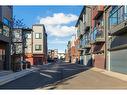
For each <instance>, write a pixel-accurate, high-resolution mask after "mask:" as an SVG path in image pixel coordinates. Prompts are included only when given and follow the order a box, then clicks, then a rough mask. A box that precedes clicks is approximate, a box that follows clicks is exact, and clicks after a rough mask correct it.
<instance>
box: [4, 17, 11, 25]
mask: <svg viewBox="0 0 127 95" xmlns="http://www.w3.org/2000/svg"><path fill="white" fill-rule="evenodd" d="M3 23H4V24H6V25H7V26H10V21H9V20H8V19H7V18H3Z"/></svg>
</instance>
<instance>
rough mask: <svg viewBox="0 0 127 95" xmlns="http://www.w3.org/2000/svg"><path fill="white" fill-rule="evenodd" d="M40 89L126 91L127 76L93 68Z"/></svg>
mask: <svg viewBox="0 0 127 95" xmlns="http://www.w3.org/2000/svg"><path fill="white" fill-rule="evenodd" d="M42 89H127V75H125V74H120V73H116V72H110V71H106V70H102V69H98V68H95V67H94V68H91V69H89V70H87V71H84V72H81V73H79V74H76V75H74V76H70V77H68V78H66V79H64V80H62V81H61V82H57V83H54V84H53V85H50V86H47V87H45V88H42Z"/></svg>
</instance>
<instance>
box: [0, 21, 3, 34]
mask: <svg viewBox="0 0 127 95" xmlns="http://www.w3.org/2000/svg"><path fill="white" fill-rule="evenodd" d="M2 27H3V26H2V24H1V23H0V34H2Z"/></svg>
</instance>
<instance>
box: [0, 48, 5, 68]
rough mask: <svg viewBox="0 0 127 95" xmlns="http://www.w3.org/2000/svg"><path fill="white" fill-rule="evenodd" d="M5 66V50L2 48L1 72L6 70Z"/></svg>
mask: <svg viewBox="0 0 127 95" xmlns="http://www.w3.org/2000/svg"><path fill="white" fill-rule="evenodd" d="M4 64H5V49H1V48H0V70H3V69H4Z"/></svg>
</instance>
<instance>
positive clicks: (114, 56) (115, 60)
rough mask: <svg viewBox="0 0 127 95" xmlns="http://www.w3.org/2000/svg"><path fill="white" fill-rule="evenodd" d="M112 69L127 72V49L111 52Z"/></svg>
mask: <svg viewBox="0 0 127 95" xmlns="http://www.w3.org/2000/svg"><path fill="white" fill-rule="evenodd" d="M110 70H111V71H115V72H119V73H125V74H127V49H124V50H117V51H111V52H110Z"/></svg>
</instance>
